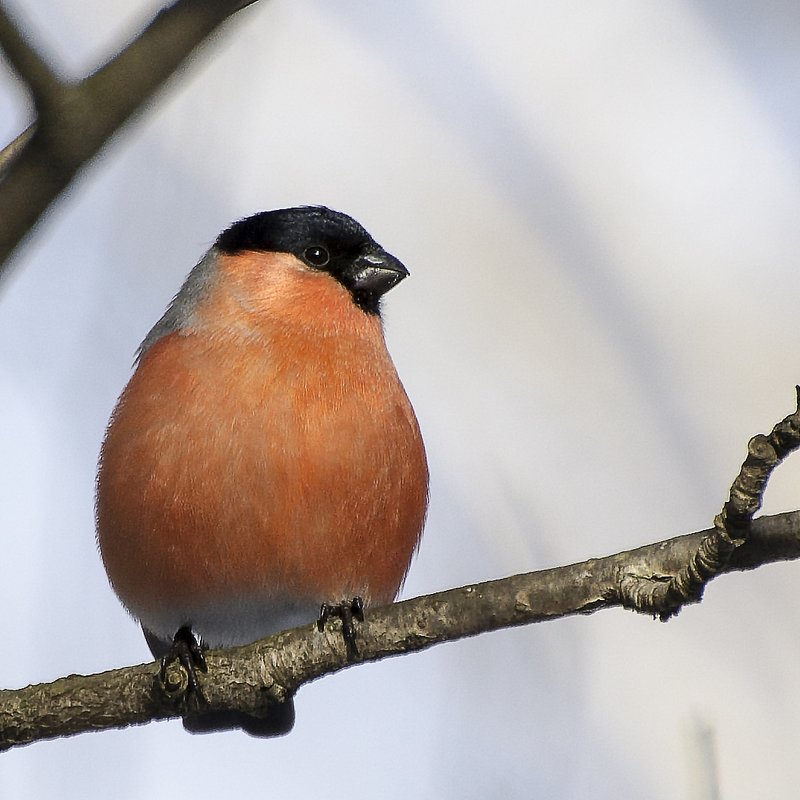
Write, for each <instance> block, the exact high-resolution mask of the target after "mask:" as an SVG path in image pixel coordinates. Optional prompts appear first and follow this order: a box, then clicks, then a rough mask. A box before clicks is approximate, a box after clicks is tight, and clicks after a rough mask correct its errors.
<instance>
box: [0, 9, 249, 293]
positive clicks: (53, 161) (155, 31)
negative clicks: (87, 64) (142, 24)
mask: <svg viewBox="0 0 800 800" xmlns="http://www.w3.org/2000/svg"><path fill="white" fill-rule="evenodd" d="M254 2H255V0H177V2H175V3H174V4H173V5H171V6H169V7H168V8H165V9H164V10H162V11H161V12H159V14H158V15H157V16H156V17H155V19H153V21H152V22H151V23H150V25H148V26H147V28H145V30H144V31H143V32H142V33H141V35H140V36H139V37H138V38H137V39H136V40H134V41H133V42H132V43H131V44H130V45H129V46H128V47H126V48H125V49H124V50H123V51H122V52H121V53H119V55H117V56H116V57H115V58H113V59H111V60H110V61H109V62H108V63H107V64H106V65H105V66H103V67H102V68H101V69H99V70H98V71H97V72H95V73H94V74H93V75H90V76H89V77H87V78H86V79H85V80H83V81H81V82H80V83H77V84H69V83H63V82H62V83H58V84H57V87H56V91H54V92H53V93H51V94H49V95H48V99H47V103H46V104H45V105H42V106H40V108H39V119H38V120H37V124H36V131H35V133H34V134H33V135H32V136H31V137H30V139H29V140H28V141H27V143H26V144H25V145H24V146H23V147H22V150H21V152H19V151H18V155H17V156H16V157H15V158H14V159H13V163H11V164H10V166H9V167H8V168H7V169H6V171H5V175H4V177H3V180H2V182H0V221H2V222H0V277H2V275H3V270H5V271H7V269H8V258H9V257H10V256H11V254H12V253H13V252H14V250H15V249H16V247H17V246H18V245H19V243H20V242H21V241H22V240H23V239H24V237H25V236H26V235H27V234H28V233H29V232H30V230H31V229H32V228H33V226H34V225H35V224H36V223H37V222H38V221H39V219H40V218H41V216H42V215H43V214H44V213H45V211H46V210H47V209H48V208H49V207H50V205H51V204H52V203H53V202H54V201H55V200H56V198H57V197H58V196H59V194H60V193H61V192H62V191H64V189H66V187H67V186H68V185H69V184H70V182H71V181H72V179H73V178H74V177H75V175H76V173H77V172H78V170H79V169H80V168H81V167H82V166H83V165H84V164H85V163H86V162H87V161H88V160H89V159H91V158H93V157H94V156H95V155H96V154H97V153H98V151H99V150H100V149H101V148H102V147H103V146H104V145H105V143H106V142H107V141H108V140H109V139H110V138H111V136H112V135H113V134H114V133H115V132H116V131H117V130H118V129H119V128H120V127H121V126H122V125H123V124H124V123H125V122H126V121H127V120H128V119H129V118H130V117H131V116H132V115H133V114H135V113H136V112H138V111H139V110H140V109H141V108H142V107H143V105H144V104H145V103H146V102H147V101H148V100H150V99H151V98H152V96H153V94H154V93H155V92H156V91H157V90H158V89H159V88H160V87H161V86H162V85H163V84H164V82H165V81H166V80H167V79H168V78H169V77H170V76H171V75H173V74H174V73H175V71H176V70H177V69H178V68H179V67H181V65H183V64H184V63H185V62H186V60H187V59H188V57H189V56H190V55H191V53H192V52H193V51H194V50H195V49H196V48H197V47H198V45H200V44H201V43H202V42H204V41H205V40H206V39H207V38H208V37H209V36H210V35H211V33H213V31H215V30H216V29H217V28H218V27H219V26H220V25H221V24H222V23H223V22H224V21H225V20H226V19H227V18H228V17H230V16H231V15H232V14H234V13H235V12H237V11H239V10H241V9H242V8H244V7H246V6H249V5H252V4H253V3H254ZM6 19H7V17H6ZM0 21H2V18H0ZM13 31H16V29H15V28H13V29H12V32H11V33H8V32H7V33H6V37H7V38H8V40H9V41H11V40H13V39H14V37H13ZM17 37H18V39H19V41H18V42H17V45H16V46H15V45H14V44H13V42H12V44H11V45H10V49H11V50H12V51H13V52H14V53H15V54H16V55H15V56H14V57H13V58H12V63H14V64H15V65H17V66H18V68H19V70H20V74H23V72H24V69H23V63H24V64H25V65H29V62H31V63H32V59H33V56H25V55H24V54H25V53H31V54H32V53H33V51H32V50H31V49H30V47H29V46H28V45H26V44H25V42H24V40H23V39H22V38H21V37H20V35H19V33H18V32H17ZM3 45H4V46H7V45H8V43H7V41H5V40H3ZM33 71H34V72H36V69H35V68H34V69H33ZM37 74H38V77H37V78H35V80H38V81H39V83H38V84H37V86H38V88H37V86H34V85H33V84H31V88H32V91H34V94H35V95H36V94H37V91H39V90H40V89H42V90H43V87H45V85H46V84H47V81H46V79H45V78H43V77H42V74H41V69H40V70H39V72H38V73H37ZM23 77H26V79H27V73H26V74H23ZM50 88H52V87H50ZM48 91H49V89H48ZM39 93H40V94H41V91H40V92H39Z"/></svg>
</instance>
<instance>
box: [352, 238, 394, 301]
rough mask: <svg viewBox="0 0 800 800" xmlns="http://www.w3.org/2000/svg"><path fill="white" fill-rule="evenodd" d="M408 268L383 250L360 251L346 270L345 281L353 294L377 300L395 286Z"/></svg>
mask: <svg viewBox="0 0 800 800" xmlns="http://www.w3.org/2000/svg"><path fill="white" fill-rule="evenodd" d="M407 275H408V270H407V269H406V268H405V267H404V266H403V264H402V263H401V262H400V261H398V259H396V258H395V257H394V256H393V255H390V254H389V253H387V252H386V251H385V250H375V251H372V252H370V253H362V254H361V255H360V256H358V257H357V258H356V259H355V260H354V261H353V263H352V264H351V265H350V267H349V268H348V270H347V275H346V281H347V284H348V286H349V288H350V290H351V291H352V292H353V294H358V295H362V296H364V297H370V298H372V299H373V300H377V299H378V298H379V297H381V295H384V294H386V292H388V291H389V289H391V288H393V287H395V286H397V284H398V283H400V281H401V280H403V278H405V277H406V276H407Z"/></svg>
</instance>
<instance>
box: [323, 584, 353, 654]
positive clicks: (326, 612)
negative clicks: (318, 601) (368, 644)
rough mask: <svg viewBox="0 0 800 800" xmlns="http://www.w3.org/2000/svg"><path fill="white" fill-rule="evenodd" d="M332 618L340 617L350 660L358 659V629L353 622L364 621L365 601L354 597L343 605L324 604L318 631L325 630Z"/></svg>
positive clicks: (342, 603)
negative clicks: (326, 624)
mask: <svg viewBox="0 0 800 800" xmlns="http://www.w3.org/2000/svg"><path fill="white" fill-rule="evenodd" d="M331 617H338V618H339V619H340V620H341V621H342V637H343V638H344V643H345V645H346V647H347V655H348V658H355V657H357V656H358V647H357V646H356V628H355V625H353V620H354V619H356V620H358V621H359V622H363V621H364V601H363V600H362V599H361V598H360V597H354V598H353V599H352V600H350V601H347V600H345V601H343V602H341V603H323V604H322V605H321V606H320V609H319V617H318V618H317V630H319V631H320V632H321V631H322V630H324V628H325V623H326V622H327V621H328V620H329V619H330V618H331Z"/></svg>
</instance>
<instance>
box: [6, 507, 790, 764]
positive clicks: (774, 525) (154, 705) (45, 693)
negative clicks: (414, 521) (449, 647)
mask: <svg viewBox="0 0 800 800" xmlns="http://www.w3.org/2000/svg"><path fill="white" fill-rule="evenodd" d="M709 533H710V531H702V532H700V533H691V534H688V535H686V536H679V537H677V538H674V539H668V540H666V541H664V542H658V543H656V544H651V545H647V546H645V547H640V548H637V549H636V550H630V551H628V552H624V553H618V554H616V555H612V556H607V557H605V558H598V559H591V560H589V561H585V562H583V563H581V564H573V565H571V566H567V567H557V568H555V569H548V570H542V571H540V572H531V573H527V574H524V575H514V576H512V577H510V578H504V579H502V580H496V581H489V582H487V583H479V584H475V585H472V586H463V587H461V588H458V589H451V590H449V591H446V592H440V593H438V594H433V595H428V596H426V597H418V598H415V599H413V600H406V601H404V602H402V603H394V604H392V605H389V606H385V607H383V608H376V609H370V611H369V614H368V617H367V620H366V622H364V623H362V624H361V625H359V627H358V628H357V645H358V656H357V658H356V659H355V660H352V661H348V654H347V650H346V647H345V644H344V642H343V639H342V637H341V634H340V625H339V624H338V623H337V624H336V628H329V629H326V630H325V632H324V633H319V632H318V631H317V630H316V627H315V626H313V625H306V626H305V627H301V628H295V629H293V630H290V631H286V632H284V633H281V634H278V635H277V636H272V637H270V638H269V639H264V640H262V641H260V642H256V643H255V644H252V645H248V646H246V647H238V648H232V649H230V650H220V651H214V652H211V653H209V654H208V656H207V660H208V666H209V672H208V674H200V675H198V677H199V679H200V681H201V688H202V692H203V695H204V697H205V699H206V700H207V710H209V711H216V710H223V709H235V710H247V711H250V712H253V711H254V710H262V711H263V709H264V708H265V707H266V706H267V705H268V704H269V703H274V702H280V701H281V700H283V699H285V698H286V697H289V696H291V695H293V694H294V693H295V692H296V691H297V689H299V688H300V687H301V686H302V685H303V684H305V683H308V682H309V681H312V680H315V679H317V678H320V677H322V676H323V675H328V674H332V673H334V672H338V671H340V670H342V669H344V668H345V667H348V666H352V665H354V664H356V663H358V664H365V663H368V662H371V661H378V660H380V659H382V658H387V657H389V656H395V655H401V654H403V653H410V652H414V651H417V650H425V649H427V648H429V647H432V646H433V645H436V644H441V643H443V642H450V641H455V640H457V639H462V638H465V637H468V636H476V635H478V634H480V633H484V632H486V631H492V630H498V629H501V628H509V627H513V626H518V625H526V624H530V623H534V622H544V621H547V620H553V619H558V618H560V617H565V616H569V615H573V614H589V613H592V612H594V611H598V610H600V609H602V608H612V607H614V606H619V605H621V604H622V601H621V599H620V597H621V591H620V587H621V585H622V584H623V583H624V582H625V581H626V580H627V579H628V578H629V577H630V576H631V575H639V576H647V577H648V578H649V579H650V580H656V581H657V580H661V581H668V580H669V579H670V578H671V577H673V576H674V575H676V574H677V573H679V572H680V570H681V569H682V568H683V566H684V565H685V564H686V562H687V560H688V559H690V558H691V557H692V555H693V554H694V553H696V552H697V549H698V547H699V546H700V543H701V542H702V541H703V539H704V538H705V537H707V536H708V534H709ZM798 557H800V511H794V512H791V513H788V514H778V515H776V516H771V517H762V518H761V519H758V520H756V521H755V523H754V524H753V526H752V530H751V533H750V536H749V538H748V540H747V542H746V543H745V544H743V545H742V547H740V548H737V550H736V551H735V552H734V553H733V556H732V557H731V559H730V560H729V562H728V563H727V564H726V565H725V566H724V567H723V570H722V571H723V572H732V571H734V570H744V569H753V568H755V567H758V566H761V565H762V564H767V563H770V562H774V561H784V560H790V559H796V558H798ZM157 673H158V668H157V665H156V664H152V663H151V664H140V665H138V666H134V667H126V668H124V669H117V670H113V671H111V672H104V673H101V674H99V675H90V676H80V675H72V676H70V677H68V678H61V679H59V680H57V681H54V682H53V683H49V684H39V685H37V686H28V687H27V688H25V689H16V690H2V691H0V750H3V749H8V748H11V747H16V746H19V745H23V744H29V743H31V742H34V741H38V740H42V739H52V738H57V737H60V736H70V735H74V734H78V733H84V732H86V731H91V730H95V731H96V730H104V729H109V728H122V727H127V726H129V725H141V724H143V723H146V722H149V721H151V720H157V719H167V718H170V717H179V716H182V715H183V714H185V713H186V712H187V710H189V708H188V704H187V702H186V698H185V696H180V695H179V697H178V699H177V700H175V701H173V700H171V699H170V698H169V697H168V696H167V695H166V694H165V692H164V691H163V689H162V688H161V686H160V684H159V683H158V682H157V680H156V676H157Z"/></svg>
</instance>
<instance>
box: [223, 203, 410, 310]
mask: <svg viewBox="0 0 800 800" xmlns="http://www.w3.org/2000/svg"><path fill="white" fill-rule="evenodd" d="M215 247H216V248H217V250H219V251H220V252H221V253H228V254H235V253H240V252H242V251H245V250H257V251H258V250H260V251H263V252H279V253H291V254H292V255H294V256H296V257H297V258H299V259H300V260H301V261H303V262H304V263H305V264H307V265H308V266H309V267H311V268H313V269H318V270H320V271H324V272H328V273H329V274H330V275H332V276H333V277H334V278H336V280H338V281H339V282H340V283H341V284H342V285H343V286H345V287H346V288H347V289H348V291H349V292H350V293H351V295H352V297H353V300H354V302H355V303H356V305H358V306H359V307H360V308H362V309H363V310H364V311H365V312H367V313H368V314H378V313H379V312H380V299H381V297H382V296H383V295H384V294H385V293H386V292H387V291H389V289H391V288H392V287H393V286H396V285H397V284H398V283H399V282H400V281H401V280H402V279H403V278H405V277H406V275H408V270H407V269H406V268H405V267H404V266H403V264H402V263H400V261H398V260H397V259H396V258H395V257H394V256H392V255H390V254H389V253H387V252H386V251H385V250H384V249H383V248H382V247H381V246H380V245H379V244H378V243H377V242H376V241H375V240H374V239H373V238H372V237H371V236H370V235H369V234H368V233H367V231H366V230H364V228H363V227H362V226H361V225H359V224H358V223H357V222H356V221H355V220H354V219H353V218H352V217H349V216H347V214H342V213H341V212H339V211H332V210H331V209H329V208H325V207H324V206H300V207H298V208H281V209H277V210H275V211H262V212H261V213H259V214H254V215H253V216H251V217H247V218H246V219H241V220H239V221H238V222H234V223H233V225H231V226H230V227H229V228H227V229H226V230H224V231H223V232H222V233H221V234H220V235H219V237H218V238H217V241H216V243H215Z"/></svg>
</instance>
